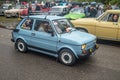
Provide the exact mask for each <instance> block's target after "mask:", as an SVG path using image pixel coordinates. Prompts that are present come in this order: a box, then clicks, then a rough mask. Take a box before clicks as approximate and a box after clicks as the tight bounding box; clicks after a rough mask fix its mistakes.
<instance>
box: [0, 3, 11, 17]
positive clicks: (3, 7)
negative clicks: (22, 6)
mask: <svg viewBox="0 0 120 80" xmlns="http://www.w3.org/2000/svg"><path fill="white" fill-rule="evenodd" d="M9 6H12V4H2V5H1V6H0V15H4V11H5V10H8V7H9Z"/></svg>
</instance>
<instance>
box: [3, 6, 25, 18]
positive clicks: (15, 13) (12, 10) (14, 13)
mask: <svg viewBox="0 0 120 80" xmlns="http://www.w3.org/2000/svg"><path fill="white" fill-rule="evenodd" d="M23 9H25V7H24V6H20V5H17V6H14V7H9V10H5V12H4V15H5V17H19V15H20V12H21V11H22V10H23Z"/></svg>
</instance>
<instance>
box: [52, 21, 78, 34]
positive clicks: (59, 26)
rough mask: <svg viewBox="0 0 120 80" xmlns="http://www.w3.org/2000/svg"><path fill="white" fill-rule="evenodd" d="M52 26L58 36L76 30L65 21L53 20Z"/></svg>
mask: <svg viewBox="0 0 120 80" xmlns="http://www.w3.org/2000/svg"><path fill="white" fill-rule="evenodd" d="M53 24H54V26H55V29H56V31H57V33H59V34H63V33H68V32H71V31H75V30H76V29H75V28H74V27H73V25H71V23H70V22H69V20H67V19H59V20H53Z"/></svg>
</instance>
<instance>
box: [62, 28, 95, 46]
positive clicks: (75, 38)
mask: <svg viewBox="0 0 120 80" xmlns="http://www.w3.org/2000/svg"><path fill="white" fill-rule="evenodd" d="M93 40H96V36H94V35H92V34H89V33H86V32H81V31H79V30H76V31H71V32H69V33H64V34H61V38H60V41H61V42H63V43H67V44H72V45H82V44H85V43H88V42H91V41H93Z"/></svg>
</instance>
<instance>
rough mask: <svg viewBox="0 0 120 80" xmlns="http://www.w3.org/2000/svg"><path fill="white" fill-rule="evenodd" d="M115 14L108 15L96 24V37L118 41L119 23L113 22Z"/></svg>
mask: <svg viewBox="0 0 120 80" xmlns="http://www.w3.org/2000/svg"><path fill="white" fill-rule="evenodd" d="M113 15H114V14H109V13H108V14H106V15H104V16H103V17H102V18H101V20H98V22H97V23H96V36H97V37H98V38H103V39H110V40H116V39H117V34H118V28H119V26H118V21H117V22H113V21H112V17H113Z"/></svg>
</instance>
